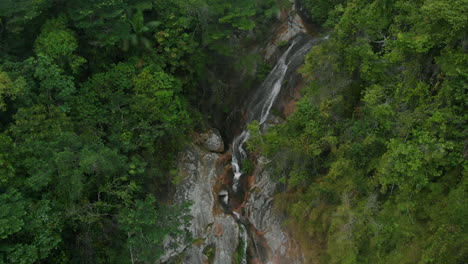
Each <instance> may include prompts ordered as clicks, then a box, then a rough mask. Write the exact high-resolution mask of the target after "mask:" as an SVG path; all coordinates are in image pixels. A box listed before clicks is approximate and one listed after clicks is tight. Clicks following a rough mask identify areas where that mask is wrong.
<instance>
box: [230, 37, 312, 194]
mask: <svg viewBox="0 0 468 264" xmlns="http://www.w3.org/2000/svg"><path fill="white" fill-rule="evenodd" d="M316 42H317V41H316V40H310V38H309V37H308V36H304V35H298V36H297V37H296V38H295V39H294V40H293V41H292V43H291V45H290V46H289V47H288V49H287V50H286V51H285V52H284V53H283V55H282V56H281V57H280V59H279V60H278V62H277V63H276V65H275V67H274V68H273V69H272V71H271V72H270V73H269V74H268V76H267V77H266V79H265V80H264V81H263V83H262V84H261V85H260V87H259V88H258V90H257V91H256V93H255V95H254V96H253V97H252V100H250V101H249V102H248V104H247V107H246V111H247V119H246V120H245V125H247V124H249V123H251V122H252V121H255V120H256V121H258V122H259V125H260V127H261V128H262V127H263V125H264V124H265V122H266V121H267V120H268V116H269V114H270V111H271V108H272V106H273V104H274V103H275V101H276V98H277V97H278V94H279V93H280V91H281V88H282V86H283V82H284V79H285V77H286V76H287V74H288V73H292V72H294V71H295V70H297V68H298V67H299V65H301V64H302V62H303V60H304V55H305V53H306V52H307V51H309V49H310V48H311V47H312V46H313V45H314V44H315V43H316ZM249 137H250V133H249V131H248V129H247V128H245V129H244V131H242V133H241V134H240V135H238V136H237V137H235V138H234V140H233V142H232V162H231V164H232V168H233V171H234V182H233V186H232V189H233V191H234V192H237V191H238V185H239V180H240V178H241V176H242V174H243V172H242V168H241V165H242V161H243V160H245V158H247V152H246V150H245V149H244V144H245V142H246V141H247V140H248V139H249Z"/></svg>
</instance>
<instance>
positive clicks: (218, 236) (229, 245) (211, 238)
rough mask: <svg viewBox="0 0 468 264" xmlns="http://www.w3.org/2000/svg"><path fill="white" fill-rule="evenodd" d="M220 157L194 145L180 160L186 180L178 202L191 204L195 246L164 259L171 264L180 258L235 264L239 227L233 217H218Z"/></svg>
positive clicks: (188, 261)
mask: <svg viewBox="0 0 468 264" xmlns="http://www.w3.org/2000/svg"><path fill="white" fill-rule="evenodd" d="M221 143H222V141H221ZM219 156H220V155H219V154H218V153H213V152H209V151H206V150H204V149H202V148H201V147H199V146H197V145H191V146H190V147H189V148H188V149H187V150H186V151H185V152H184V153H183V154H182V155H181V157H180V159H179V172H180V173H181V174H182V175H183V177H184V179H183V180H182V182H181V183H180V184H179V185H178V186H177V189H176V192H175V195H174V201H175V203H183V202H185V201H191V202H192V206H191V210H190V214H191V216H192V217H193V219H192V221H191V225H190V228H189V230H190V232H191V234H192V236H193V239H194V242H193V244H191V245H188V246H187V247H183V246H181V247H179V248H178V249H176V250H171V251H170V253H168V254H166V256H165V257H164V258H163V259H162V260H163V262H168V263H170V262H171V261H172V260H171V259H175V258H177V260H178V261H182V262H181V263H186V264H198V263H200V264H202V263H208V261H210V262H209V263H216V264H231V263H232V261H233V256H234V252H235V251H236V248H237V246H238V244H239V239H238V238H239V226H238V224H237V223H236V222H235V221H234V219H233V218H232V216H231V215H225V214H223V213H222V212H221V211H218V212H217V213H215V211H216V210H215V207H216V205H215V202H217V201H216V200H215V199H216V196H215V195H214V193H213V188H214V186H215V184H216V182H217V179H218V175H219V166H218V165H219V164H218V163H217V160H218V158H219Z"/></svg>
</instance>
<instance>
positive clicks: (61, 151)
mask: <svg viewBox="0 0 468 264" xmlns="http://www.w3.org/2000/svg"><path fill="white" fill-rule="evenodd" d="M277 12H278V8H277V7H276V5H275V1H250V0H233V1H223V0H136V1H134V0H80V1H69V0H41V1H36V0H22V1H17V0H2V1H0V36H1V39H0V120H1V123H0V263H130V262H132V263H154V261H155V260H156V259H158V258H159V257H160V256H161V255H162V254H163V248H162V244H163V243H162V241H163V239H164V237H165V236H166V235H168V234H171V235H172V236H180V237H186V234H185V233H184V232H183V226H184V225H185V223H187V220H188V219H187V217H184V212H185V211H186V208H187V207H186V206H182V207H177V208H174V207H171V206H167V205H165V204H164V203H163V202H162V201H163V199H164V195H165V194H166V192H167V191H166V190H167V186H169V185H170V184H171V182H172V181H173V179H174V178H176V177H174V176H176V174H177V172H176V171H175V170H174V168H175V165H176V164H174V163H175V157H176V155H177V151H178V150H179V149H180V147H181V146H182V145H183V143H184V142H185V141H186V140H185V138H186V136H187V133H189V132H190V131H191V130H192V129H194V128H196V127H197V126H199V124H200V123H201V117H200V116H201V115H200V114H199V111H198V110H197V109H196V106H197V103H198V100H199V98H197V97H198V96H199V95H200V94H202V91H200V89H199V88H198V87H199V83H200V80H201V79H203V78H204V75H205V69H206V66H207V63H211V61H210V57H211V55H213V54H219V56H229V54H230V51H232V50H233V49H234V48H235V47H234V46H233V45H227V44H229V39H230V37H231V36H232V35H234V34H241V33H242V32H246V31H250V32H251V31H252V30H254V29H255V28H256V26H259V25H261V24H262V23H264V24H266V22H265V21H268V19H270V18H273V16H274V14H277ZM257 18H259V19H257ZM208 52H209V54H210V56H207V55H206V54H208ZM231 53H232V52H231ZM180 241H182V240H180ZM187 242H190V241H189V240H187Z"/></svg>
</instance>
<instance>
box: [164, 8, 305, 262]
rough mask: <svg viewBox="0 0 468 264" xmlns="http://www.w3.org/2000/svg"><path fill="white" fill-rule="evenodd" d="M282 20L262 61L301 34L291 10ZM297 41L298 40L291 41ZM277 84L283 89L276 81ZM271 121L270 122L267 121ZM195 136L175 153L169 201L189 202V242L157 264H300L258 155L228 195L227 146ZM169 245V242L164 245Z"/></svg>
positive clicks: (215, 136)
mask: <svg viewBox="0 0 468 264" xmlns="http://www.w3.org/2000/svg"><path fill="white" fill-rule="evenodd" d="M282 16H283V18H282V21H283V23H282V24H281V25H280V26H279V27H278V28H277V30H276V31H275V34H274V35H273V36H272V38H271V39H270V40H269V41H268V43H267V44H266V46H265V47H264V48H262V49H261V50H258V52H259V53H260V54H264V56H265V59H266V60H272V61H275V60H277V59H278V58H279V57H280V55H281V54H282V52H284V51H282V49H283V47H282V45H284V43H285V42H286V43H287V42H288V41H290V40H291V39H293V38H296V37H297V36H298V35H299V34H303V33H305V32H306V29H305V26H304V25H303V22H302V19H301V18H300V17H299V16H298V15H297V14H296V13H295V12H294V10H292V11H291V12H289V13H283V14H282ZM299 40H300V41H305V42H307V43H309V42H308V41H310V37H308V36H305V35H303V36H302V37H299ZM297 41H298V39H295V40H294V42H297ZM307 45H309V44H307ZM310 45H312V44H310ZM301 47H302V46H301ZM291 48H292V46H291ZM291 48H288V49H291ZM290 52H291V53H293V52H295V51H292V50H291V51H290ZM301 54H302V55H303V53H301ZM291 56H292V55H291ZM283 57H284V56H283ZM298 61H299V60H298ZM287 66H289V64H288V65H287ZM291 67H292V66H291ZM292 68H293V67H292ZM296 68H297V67H296V66H294V69H296ZM285 72H287V71H286V70H285ZM286 75H287V79H285V81H286V82H287V83H292V84H293V85H295V82H293V81H292V80H293V79H294V80H295V78H297V76H298V74H296V73H295V70H291V72H290V73H289V72H288V74H286ZM279 85H281V86H283V84H281V83H280V84H279ZM290 86H291V85H290ZM288 89H289V88H288ZM282 93H283V94H284V96H282V95H280V98H279V100H277V101H278V102H277V103H276V106H277V107H279V108H280V109H282V108H284V106H283V105H284V104H285V103H287V102H288V100H289V101H291V100H292V99H290V98H288V97H287V96H288V95H287V92H282ZM281 97H282V98H281ZM268 112H269V110H268ZM267 114H268V113H267ZM238 118H240V119H242V118H245V117H242V116H239V117H238ZM268 120H270V121H268V122H266V123H265V129H267V128H268V127H269V126H272V125H274V124H275V123H278V122H281V121H278V120H280V119H278V118H275V117H273V116H271V115H270V116H269V117H268ZM274 120H276V121H275V122H273V121H274ZM232 124H233V125H235V124H237V123H236V122H232ZM224 127H227V128H229V127H230V126H228V125H226V126H224ZM236 133H238V131H236V130H234V129H232V131H223V133H222V134H224V135H226V134H228V135H229V134H231V135H235V134H236ZM195 138H196V140H194V141H195V143H194V144H192V145H191V146H190V147H188V148H187V149H186V151H184V152H183V153H181V155H180V158H179V163H178V164H179V172H180V174H181V175H182V176H183V180H182V182H181V183H180V184H179V185H177V189H176V191H175V193H174V197H173V199H172V200H173V201H174V203H183V202H186V201H191V202H192V207H191V212H190V214H191V216H192V217H193V218H192V221H191V225H190V228H189V231H190V232H191V234H192V236H193V243H191V244H190V245H184V244H182V243H180V246H179V247H178V248H177V249H168V253H167V254H166V256H165V257H164V258H163V259H162V262H164V263H187V264H189V263H190V264H198V263H200V264H201V263H215V264H231V263H239V264H240V263H245V264H246V263H259V264H274V263H304V259H303V257H302V255H301V252H300V250H299V248H298V245H297V244H296V243H295V242H294V240H293V239H291V237H290V236H289V235H288V233H287V231H286V230H285V229H284V227H283V225H282V222H283V220H284V217H283V216H281V215H279V214H278V213H276V212H275V211H274V210H273V206H274V202H275V201H274V193H275V191H276V189H277V184H276V183H275V182H274V181H272V180H271V177H270V176H271V172H270V171H269V170H268V169H267V167H266V166H265V165H266V163H267V161H266V160H265V159H264V158H262V157H260V158H253V157H251V158H250V161H251V163H252V164H253V168H254V169H253V170H252V171H251V172H248V173H245V176H243V177H244V178H245V180H243V181H242V183H241V184H242V186H241V188H240V189H241V191H234V190H233V189H232V186H233V178H234V173H233V169H232V165H231V160H232V159H233V158H232V154H231V151H232V146H231V147H230V149H229V150H227V151H225V145H226V144H224V142H223V139H222V138H221V133H219V131H217V130H216V129H210V130H209V131H207V132H206V133H201V134H199V135H196V136H195ZM169 241H170V238H168V240H167V242H168V243H167V244H169Z"/></svg>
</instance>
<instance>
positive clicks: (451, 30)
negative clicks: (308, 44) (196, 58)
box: [250, 0, 468, 264]
mask: <svg viewBox="0 0 468 264" xmlns="http://www.w3.org/2000/svg"><path fill="white" fill-rule="evenodd" d="M311 2H315V3H316V4H317V5H318V4H319V3H320V2H321V1H311ZM337 8H339V9H341V12H340V16H339V17H338V19H337V17H333V16H336V15H337V14H331V15H333V16H331V17H330V19H337V20H336V21H335V22H336V26H335V27H334V30H333V33H332V35H331V37H330V39H329V40H324V41H323V43H322V44H321V45H319V46H317V47H315V48H313V50H312V51H311V52H310V53H309V55H308V56H307V61H306V65H305V66H304V68H303V69H302V72H303V74H304V75H305V76H306V78H307V79H308V80H309V88H307V89H305V90H304V98H303V99H302V100H301V101H300V102H299V103H298V105H297V111H296V113H294V114H293V115H292V116H291V117H290V118H289V119H288V121H287V122H286V123H285V124H284V125H280V126H278V127H276V128H274V129H272V130H271V131H270V132H269V133H267V134H266V135H265V136H263V137H262V136H261V135H260V134H259V133H258V126H256V124H253V125H252V126H251V130H252V134H253V137H252V141H251V142H250V148H251V149H257V151H262V153H264V154H266V155H268V156H270V158H272V159H274V160H275V161H276V162H272V163H271V164H276V165H275V168H276V170H277V171H278V175H279V176H280V177H282V180H283V181H285V182H286V183H287V186H288V190H287V191H286V192H285V193H281V194H279V195H278V198H277V201H278V202H277V203H278V205H279V207H280V209H283V210H285V211H286V212H287V213H288V214H289V220H288V223H289V225H290V227H291V228H292V229H293V230H294V231H295V233H296V234H297V235H298V237H300V238H301V241H302V242H301V243H302V244H303V248H304V249H308V250H307V255H308V258H309V259H310V260H309V261H311V263H312V262H313V263H316V262H317V263H453V264H457V263H464V262H465V261H466V260H467V259H468V251H467V247H466V245H467V244H468V200H467V197H468V196H467V191H468V190H467V188H468V181H467V166H468V163H467V152H466V140H467V138H466V124H467V118H468V115H467V112H466V110H467V109H468V106H467V102H468V93H467V87H468V85H467V84H468V82H467V81H468V68H467V65H468V56H467V54H466V49H467V43H466V38H467V35H466V32H468V31H467V30H468V17H467V16H466V13H467V11H468V2H467V1H466V0H456V1H446V0H425V1H408V0H398V1H381V0H352V1H348V2H347V3H346V6H340V7H337ZM312 15H313V14H312ZM332 22H333V21H332ZM335 22H333V23H335Z"/></svg>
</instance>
